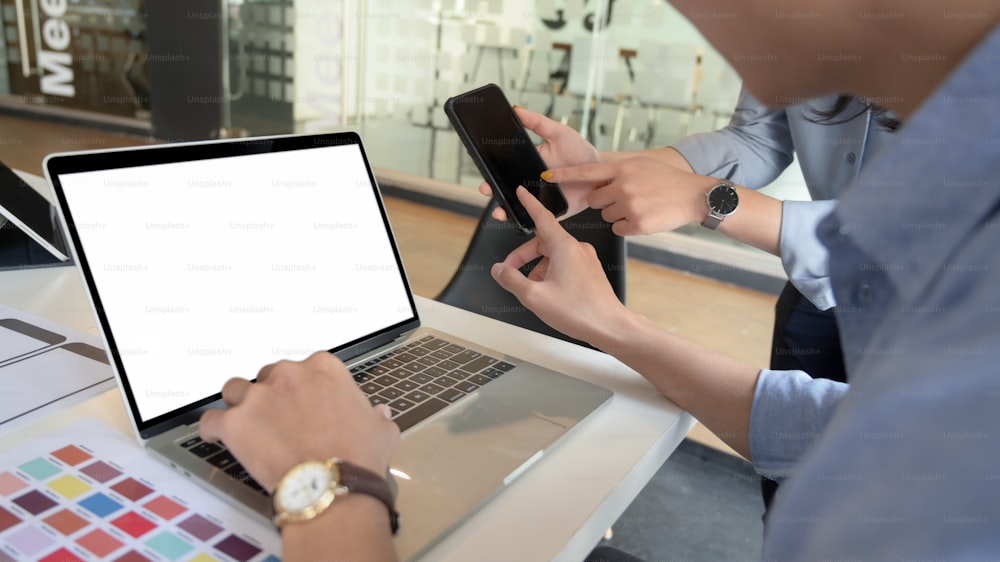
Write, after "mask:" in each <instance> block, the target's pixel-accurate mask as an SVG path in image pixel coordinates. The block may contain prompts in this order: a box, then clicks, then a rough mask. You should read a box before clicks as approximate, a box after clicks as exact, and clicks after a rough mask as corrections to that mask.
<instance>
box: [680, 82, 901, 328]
mask: <svg viewBox="0 0 1000 562" xmlns="http://www.w3.org/2000/svg"><path fill="white" fill-rule="evenodd" d="M836 100H837V96H828V97H825V98H820V99H816V100H811V101H809V102H805V103H800V104H797V105H794V106H792V107H788V108H783V109H780V108H779V109H776V108H769V107H767V106H765V105H764V104H762V103H760V102H759V101H757V100H756V99H755V98H754V97H753V96H752V95H750V93H749V92H747V91H746V90H745V89H744V90H743V91H742V92H740V99H739V101H738V102H737V104H736V109H735V110H734V112H733V117H732V119H731V120H730V122H729V125H728V126H726V127H725V128H723V129H720V130H718V131H714V132H710V133H699V134H696V135H691V136H688V137H685V138H683V139H681V140H680V141H678V142H677V143H676V144H675V145H674V146H673V148H675V149H676V150H677V151H678V152H680V154H681V156H683V157H684V159H685V160H687V162H688V164H690V165H691V168H692V169H693V170H694V171H695V173H698V174H701V175H706V176H713V177H717V178H725V179H728V180H730V181H732V182H734V183H736V184H739V185H742V186H744V187H749V188H752V189H759V188H761V187H764V186H766V185H768V184H769V183H771V182H772V181H774V180H775V178H777V177H778V176H779V175H780V174H781V172H783V171H784V170H785V168H787V167H788V165H789V164H791V163H792V155H793V152H794V153H795V154H797V155H798V160H799V167H800V168H801V169H802V177H803V179H805V182H806V187H807V188H808V189H809V194H810V196H811V197H812V199H813V201H812V202H800V201H786V202H785V206H784V209H783V217H782V223H781V238H780V246H779V247H780V249H781V251H780V254H781V263H782V266H783V267H784V269H785V273H786V274H787V275H788V279H789V281H791V282H792V284H793V285H795V287H796V288H797V289H798V290H799V292H800V293H802V294H803V295H804V296H805V297H806V298H808V299H809V300H810V301H812V303H813V304H814V305H815V306H816V307H817V308H819V309H821V310H825V309H828V308H831V307H833V306H834V305H835V304H836V300H835V298H834V297H833V293H832V291H831V290H830V283H829V279H828V278H827V276H826V271H827V265H826V263H825V262H823V261H817V260H816V259H814V257H815V256H816V255H822V256H825V255H826V252H825V251H824V250H822V248H821V247H820V244H819V240H818V239H817V238H816V236H815V232H816V226H817V224H818V222H819V221H820V219H822V218H823V217H825V216H826V215H828V214H829V213H830V210H831V209H832V208H833V203H830V202H829V201H827V200H831V199H835V198H836V197H837V196H838V195H840V193H842V192H843V191H844V190H845V189H847V187H848V186H849V185H851V184H852V183H853V182H854V181H855V180H857V178H858V173H859V172H860V170H861V167H862V165H864V164H866V163H867V162H868V161H869V160H870V159H871V158H873V157H874V155H875V154H877V153H878V152H879V151H881V150H882V148H883V147H884V146H885V145H886V144H887V143H888V142H889V141H890V139H892V132H891V131H890V130H889V129H887V128H886V127H884V126H882V125H880V124H878V123H877V122H876V120H875V119H873V117H872V110H871V107H870V106H868V105H866V104H864V103H862V102H861V101H859V100H857V99H853V100H852V101H851V102H850V104H849V105H848V106H847V107H846V108H845V110H844V112H843V113H841V114H840V115H838V116H835V117H833V118H832V119H831V120H829V121H823V122H819V123H817V121H818V120H820V115H819V114H818V113H817V110H820V111H825V110H828V109H830V108H831V107H833V105H834V103H835V102H836ZM852 116H853V117H852ZM846 117H852V118H851V119H848V120H846V121H844V120H843V119H845V118H846ZM819 201H824V202H822V203H821V202H819Z"/></svg>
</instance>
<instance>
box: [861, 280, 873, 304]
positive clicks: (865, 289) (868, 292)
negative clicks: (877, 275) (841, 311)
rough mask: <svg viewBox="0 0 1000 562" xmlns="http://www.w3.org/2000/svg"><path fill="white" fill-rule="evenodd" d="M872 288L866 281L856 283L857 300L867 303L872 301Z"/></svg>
mask: <svg viewBox="0 0 1000 562" xmlns="http://www.w3.org/2000/svg"><path fill="white" fill-rule="evenodd" d="M872 296H873V294H872V288H871V287H869V286H868V284H867V283H862V284H860V285H858V302H860V303H862V304H867V303H870V302H872Z"/></svg>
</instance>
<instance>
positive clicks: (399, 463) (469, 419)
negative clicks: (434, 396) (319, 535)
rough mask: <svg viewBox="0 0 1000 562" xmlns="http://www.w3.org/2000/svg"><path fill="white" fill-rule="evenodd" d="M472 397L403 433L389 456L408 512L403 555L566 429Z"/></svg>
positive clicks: (487, 494)
mask: <svg viewBox="0 0 1000 562" xmlns="http://www.w3.org/2000/svg"><path fill="white" fill-rule="evenodd" d="M470 398H471V399H470V400H469V402H468V403H467V404H459V405H457V406H456V407H455V409H454V410H453V411H451V412H449V414H448V415H446V416H443V417H441V418H438V419H436V420H434V421H431V422H430V423H428V424H426V425H424V426H421V427H419V428H415V430H414V431H412V432H410V433H409V434H407V435H406V436H405V438H404V439H403V442H402V444H401V445H400V448H399V450H398V451H397V453H396V455H394V456H393V459H392V468H393V469H394V470H393V472H395V473H396V478H395V480H396V483H397V484H398V485H399V497H398V507H399V512H400V513H402V514H404V517H405V520H404V521H405V524H404V525H403V526H402V529H401V530H400V535H399V536H398V537H397V541H396V546H397V548H398V549H399V550H400V554H401V555H403V556H404V557H406V556H407V555H410V554H413V553H414V552H415V550H422V548H423V547H425V546H426V544H425V543H426V542H427V541H430V540H432V539H433V538H435V537H436V536H437V535H439V534H440V533H442V532H443V531H445V530H447V529H448V528H449V527H451V526H452V525H453V524H456V523H458V522H460V521H461V518H462V517H463V516H465V515H467V514H468V513H470V512H471V510H473V509H474V508H475V507H477V506H479V505H480V504H481V503H482V502H483V501H484V500H486V499H488V498H489V497H490V496H491V495H493V494H494V493H496V492H497V491H499V490H500V488H501V487H502V486H503V481H504V479H505V478H506V477H507V476H508V475H509V474H511V473H512V472H513V471H515V470H517V469H518V468H519V467H520V466H521V465H522V464H524V463H525V461H527V460H528V459H530V458H532V457H533V456H534V455H536V454H537V453H538V452H539V451H541V450H543V449H545V448H546V447H548V446H549V445H550V444H552V443H553V442H554V441H555V440H557V439H558V438H559V437H560V436H561V435H562V434H563V433H564V432H565V431H566V428H565V427H563V426H561V425H559V424H556V423H553V422H551V421H548V420H545V419H542V418H539V417H537V416H534V415H532V414H530V413H527V412H524V411H521V410H518V409H515V408H513V407H511V406H508V405H506V404H503V403H501V402H497V401H496V400H492V399H490V398H486V397H483V396H478V397H476V396H473V397H470ZM405 514H412V515H410V516H409V517H406V516H405Z"/></svg>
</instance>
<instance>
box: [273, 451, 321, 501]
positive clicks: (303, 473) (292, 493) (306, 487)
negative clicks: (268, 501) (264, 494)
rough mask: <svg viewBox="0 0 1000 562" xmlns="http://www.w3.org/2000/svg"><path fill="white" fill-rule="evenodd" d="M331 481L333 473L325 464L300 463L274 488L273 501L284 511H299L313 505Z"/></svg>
mask: <svg viewBox="0 0 1000 562" xmlns="http://www.w3.org/2000/svg"><path fill="white" fill-rule="evenodd" d="M332 481H333V473H332V472H331V471H330V469H329V468H327V466H326V465H325V464H323V463H321V462H308V463H303V464H300V465H299V466H297V467H295V469H293V470H292V471H291V472H289V473H288V474H287V475H286V476H285V478H284V479H283V480H282V481H281V484H280V485H279V486H278V489H277V490H275V502H276V503H277V504H278V505H279V506H280V507H281V509H283V510H285V511H288V512H290V513H299V512H301V511H302V510H304V509H306V508H308V507H312V506H313V505H315V504H316V502H318V501H319V500H320V498H322V497H323V494H324V493H326V491H327V490H328V489H329V488H330V483H331V482H332Z"/></svg>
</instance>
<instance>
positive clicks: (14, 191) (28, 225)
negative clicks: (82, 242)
mask: <svg viewBox="0 0 1000 562" xmlns="http://www.w3.org/2000/svg"><path fill="white" fill-rule="evenodd" d="M4 219H6V220H4ZM5 222H9V223H10V224H4V223H5ZM11 225H13V226H14V227H17V228H18V229H20V230H21V231H22V232H23V233H25V234H27V235H28V236H29V237H30V238H31V239H32V240H34V241H35V242H37V243H38V245H40V246H41V247H42V248H45V250H46V251H47V252H48V253H50V254H52V257H54V258H56V259H58V260H59V261H64V262H65V261H69V248H68V246H67V244H66V238H65V236H64V235H63V231H62V226H61V225H60V223H59V215H58V211H56V208H55V207H53V206H52V204H51V203H49V201H48V199H46V198H45V197H43V196H42V195H41V194H40V193H38V192H37V191H35V188H33V187H31V186H30V185H28V184H27V182H25V181H24V180H23V179H21V176H18V175H17V174H16V173H14V171H13V170H11V169H10V168H8V167H7V166H6V165H5V164H4V163H3V162H0V228H11Z"/></svg>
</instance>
